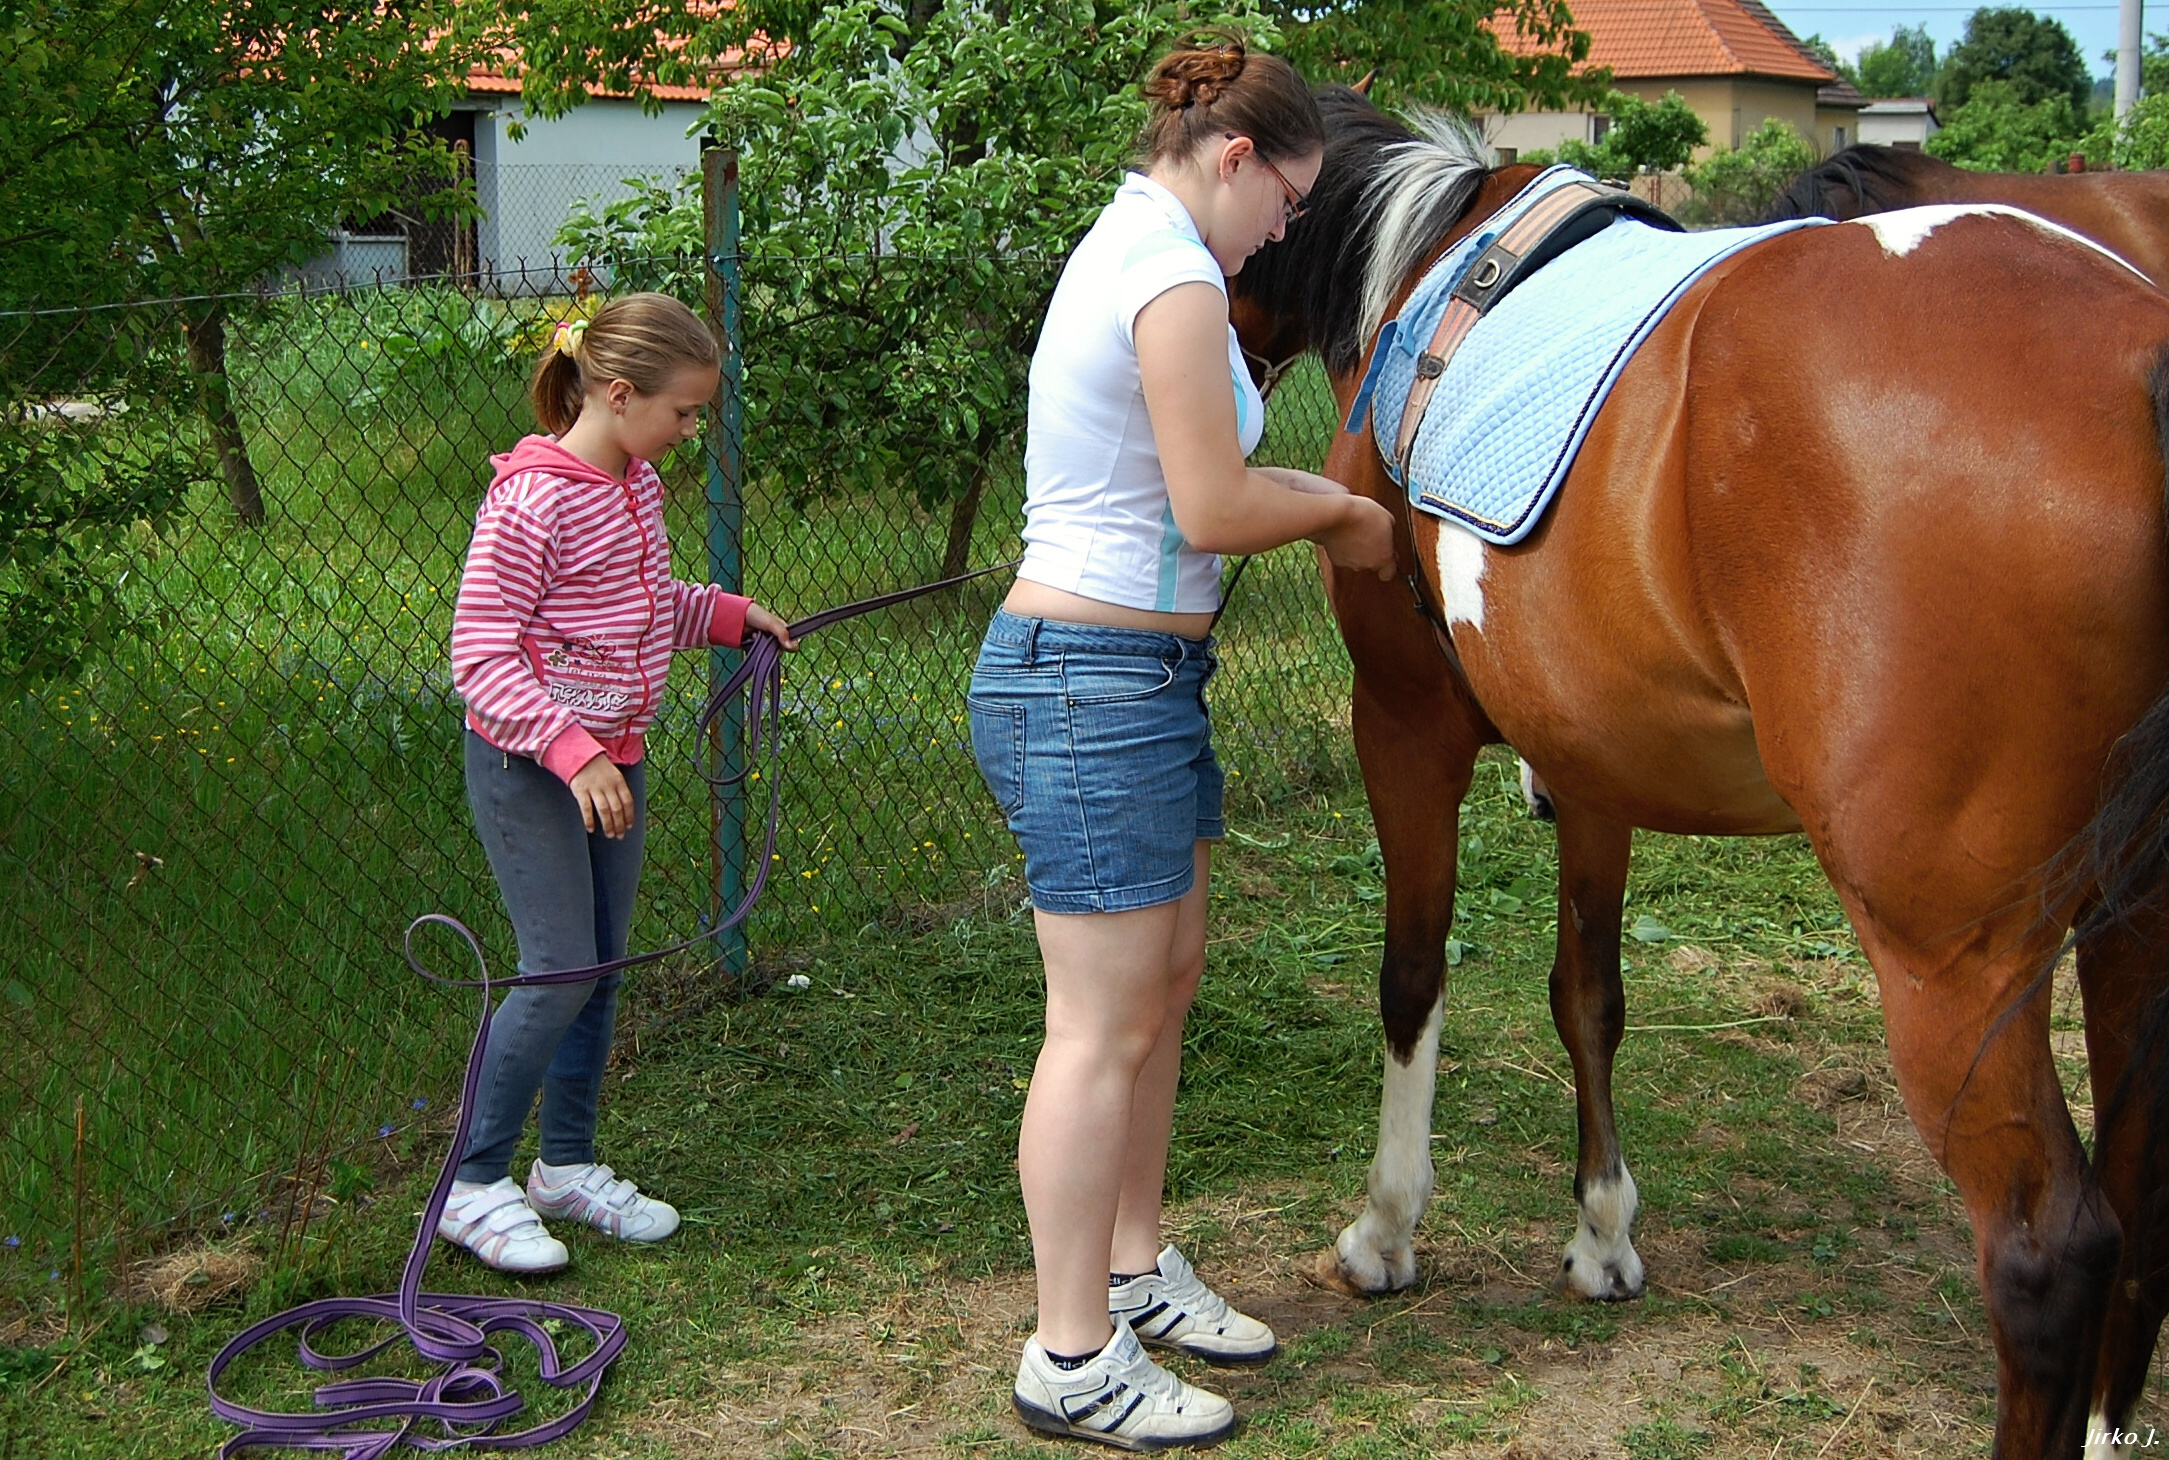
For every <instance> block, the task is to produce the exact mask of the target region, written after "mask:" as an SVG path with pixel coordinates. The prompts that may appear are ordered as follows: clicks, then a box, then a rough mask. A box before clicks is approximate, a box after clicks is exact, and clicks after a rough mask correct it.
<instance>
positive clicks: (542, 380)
mask: <svg viewBox="0 0 2169 1460" xmlns="http://www.w3.org/2000/svg"><path fill="white" fill-rule="evenodd" d="M722 359H723V353H722V351H721V350H719V349H718V348H717V347H716V341H715V336H714V335H712V334H710V333H709V332H708V326H706V325H704V324H702V323H701V322H700V316H699V315H697V314H695V313H693V311H692V310H690V309H687V308H686V307H685V306H684V305H683V304H680V303H679V302H678V301H677V300H675V299H673V298H671V297H670V296H669V295H668V294H627V295H623V296H621V297H620V298H617V299H613V300H611V301H610V302H609V303H608V304H605V305H604V306H603V307H602V308H601V309H600V310H599V311H597V312H596V315H595V317H594V318H593V319H590V320H573V321H569V322H567V323H564V324H560V325H559V326H558V327H557V330H556V333H555V334H554V336H553V337H552V338H551V341H550V344H549V346H548V347H547V348H546V349H545V350H544V351H543V353H542V359H541V361H540V362H539V363H537V364H536V366H535V375H534V379H533V380H532V381H530V382H529V384H528V387H527V392H528V396H529V398H530V399H531V400H532V401H533V402H534V406H535V419H536V420H537V421H538V422H540V423H541V425H542V429H543V430H545V431H547V432H549V433H550V434H551V435H552V436H562V435H564V434H565V433H566V432H567V431H569V430H571V429H572V424H573V422H575V421H577V420H579V419H580V407H581V406H582V405H583V404H584V403H585V402H586V400H587V388H588V385H589V383H590V382H591V381H592V382H607V381H612V380H625V381H630V382H631V383H632V387H633V389H635V390H637V391H639V392H640V393H641V394H643V395H653V394H655V393H656V392H658V391H661V390H663V389H664V388H666V387H667V386H668V385H669V384H670V378H671V377H672V376H673V375H675V374H677V373H678V372H679V371H681V370H687V369H705V370H713V369H715V368H716V367H717V366H718V365H719V364H721V362H722Z"/></svg>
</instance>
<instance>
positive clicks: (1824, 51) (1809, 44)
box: [1800, 31, 1860, 87]
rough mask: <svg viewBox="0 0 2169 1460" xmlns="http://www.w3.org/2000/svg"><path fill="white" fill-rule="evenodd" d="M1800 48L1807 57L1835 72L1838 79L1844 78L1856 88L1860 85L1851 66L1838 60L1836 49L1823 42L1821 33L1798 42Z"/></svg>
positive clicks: (1818, 32) (1858, 78)
mask: <svg viewBox="0 0 2169 1460" xmlns="http://www.w3.org/2000/svg"><path fill="white" fill-rule="evenodd" d="M1800 46H1801V48H1802V49H1803V50H1805V51H1806V52H1807V53H1808V54H1809V55H1811V56H1813V57H1814V58H1815V59H1816V60H1818V61H1820V62H1822V63H1823V64H1824V65H1825V66H1828V67H1829V68H1830V69H1831V70H1833V71H1835V72H1837V73H1838V75H1839V76H1840V77H1842V78H1844V79H1845V80H1846V81H1849V82H1851V83H1852V84H1853V85H1854V86H1855V87H1858V86H1859V85H1860V77H1859V76H1858V75H1856V74H1855V73H1854V71H1853V68H1852V67H1851V66H1849V65H1847V64H1846V63H1845V62H1844V61H1843V60H1841V59H1839V57H1838V48H1837V47H1836V46H1833V45H1832V44H1830V42H1828V41H1826V40H1824V39H1823V36H1822V32H1821V31H1817V32H1816V33H1815V34H1813V35H1811V36H1809V37H1808V38H1807V39H1806V40H1803V41H1802V42H1800Z"/></svg>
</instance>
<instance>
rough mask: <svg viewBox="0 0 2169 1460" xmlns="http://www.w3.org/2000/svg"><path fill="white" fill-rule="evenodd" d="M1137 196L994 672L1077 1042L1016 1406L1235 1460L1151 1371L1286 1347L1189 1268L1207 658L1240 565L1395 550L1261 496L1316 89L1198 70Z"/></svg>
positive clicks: (1323, 492)
mask: <svg viewBox="0 0 2169 1460" xmlns="http://www.w3.org/2000/svg"><path fill="white" fill-rule="evenodd" d="M1145 96H1146V99H1147V100H1148V101H1149V102H1150V103H1151V119H1150V122H1149V124H1148V127H1147V131H1146V135H1145V151H1146V154H1147V171H1145V172H1144V173H1142V174H1140V173H1132V174H1130V175H1129V177H1128V178H1127V180H1125V182H1124V183H1123V186H1122V189H1121V191H1120V192H1118V193H1117V194H1116V195H1115V199H1114V201H1113V202H1112V203H1110V204H1109V205H1108V207H1107V209H1106V211H1105V212H1103V213H1101V214H1100V217H1099V221H1098V222H1097V223H1095V224H1094V225H1093V227H1092V231H1091V232H1090V233H1088V234H1087V235H1086V236H1085V238H1084V241H1083V242H1081V243H1080V244H1078V246H1077V250H1076V252H1074V253H1073V254H1071V255H1070V259H1069V263H1068V265H1067V266H1066V267H1065V268H1064V270H1063V272H1062V278H1061V282H1060V283H1059V284H1057V285H1056V287H1055V292H1054V298H1053V300H1052V302H1051V303H1050V305H1049V306H1048V310H1047V321H1046V325H1045V327H1044V328H1043V329H1042V331H1041V333H1040V337H1039V346H1038V349H1037V350H1036V351H1035V352H1034V354H1033V356H1032V373H1031V393H1030V402H1029V407H1028V414H1027V435H1026V445H1025V464H1024V470H1025V504H1024V513H1025V529H1024V541H1025V552H1024V564H1023V566H1022V568H1020V569H1019V570H1018V574H1017V583H1016V585H1015V586H1014V587H1013V588H1012V589H1011V590H1010V593H1009V597H1008V599H1007V601H1006V602H1005V604H1004V605H1003V608H1002V611H1001V612H999V613H997V614H996V615H995V617H994V622H993V625H992V626H991V627H990V628H989V629H988V631H987V637H986V642H985V645H984V646H983V647H982V649H981V650H980V656H979V664H978V668H977V669H976V671H975V672H974V673H973V676H972V685H971V693H970V697H969V700H970V706H971V727H972V746H973V749H974V751H975V752H976V753H977V756H978V760H979V766H980V770H981V772H982V773H983V774H984V775H985V777H986V781H987V785H988V787H989V788H990V789H991V790H992V791H993V792H994V796H995V799H996V800H997V801H999V802H1000V803H1001V806H1002V809H1003V810H1004V812H1005V813H1007V815H1008V818H1009V826H1010V829H1011V830H1012V831H1013V832H1015V833H1016V836H1017V841H1018V843H1019V845H1020V846H1021V847H1022V848H1023V850H1024V870H1025V882H1026V885H1027V887H1028V888H1029V890H1030V892H1031V896H1032V905H1033V908H1034V916H1035V921H1036V926H1037V930H1038V934H1039V951H1040V958H1041V961H1042V962H1043V963H1044V964H1045V966H1046V975H1047V1038H1046V1043H1045V1044H1044V1045H1043V1046H1042V1047H1041V1049H1040V1053H1039V1061H1038V1064H1037V1065H1036V1066H1035V1067H1034V1069H1033V1072H1032V1088H1031V1094H1030V1096H1029V1097H1028V1098H1027V1099H1026V1101H1025V1106H1024V1128H1023V1132H1022V1136H1021V1139H1020V1143H1019V1150H1018V1157H1017V1166H1018V1174H1019V1176H1020V1177H1021V1178H1022V1181H1023V1185H1024V1206H1025V1212H1026V1215H1027V1216H1028V1217H1029V1219H1030V1223H1031V1229H1032V1253H1033V1259H1034V1262H1035V1265H1036V1266H1037V1268H1038V1276H1039V1331H1038V1332H1037V1333H1036V1334H1035V1335H1034V1336H1033V1337H1032V1338H1031V1339H1030V1340H1029V1341H1027V1342H1026V1344H1025V1346H1024V1356H1023V1359H1022V1361H1021V1362H1020V1363H1019V1365H1018V1368H1017V1381H1016V1389H1015V1405H1016V1409H1017V1412H1018V1414H1019V1415H1020V1416H1021V1417H1022V1418H1023V1420H1024V1422H1025V1423H1026V1424H1027V1425H1029V1426H1031V1427H1032V1428H1033V1429H1035V1430H1040V1431H1042V1432H1045V1433H1048V1434H1055V1435H1073V1436H1078V1437H1081V1438H1085V1439H1092V1440H1099V1441H1102V1442H1104V1443H1107V1444H1112V1445H1117V1446H1120V1447H1122V1448H1124V1449H1131V1450H1156V1449H1165V1448H1168V1447H1170V1446H1175V1445H1185V1444H1193V1445H1194V1444H1206V1443H1210V1442H1212V1441H1214V1440H1217V1439H1220V1438H1221V1437H1223V1436H1225V1435H1227V1434H1228V1433H1229V1432H1230V1430H1231V1429H1232V1428H1233V1426H1234V1411H1233V1409H1232V1407H1231V1406H1230V1405H1229V1404H1228V1402H1227V1400H1225V1399H1223V1398H1221V1397H1220V1396H1219V1395H1217V1394H1213V1393H1211V1392H1209V1391H1207V1390H1204V1389H1200V1388H1196V1387H1194V1386H1192V1385H1190V1384H1187V1383H1185V1382H1184V1381H1182V1380H1181V1379H1179V1378H1176V1377H1175V1376H1174V1375H1172V1374H1169V1373H1168V1372H1167V1371H1166V1370H1164V1369H1162V1368H1160V1367H1159V1366H1158V1365H1157V1364H1155V1363H1153V1362H1152V1360H1150V1359H1148V1358H1147V1357H1145V1355H1144V1353H1143V1352H1142V1351H1141V1350H1140V1349H1139V1346H1138V1345H1139V1343H1140V1341H1142V1342H1144V1343H1150V1344H1156V1345H1160V1346H1163V1347H1167V1348H1173V1349H1178V1350H1182V1351H1185V1352H1188V1353H1190V1354H1192V1355H1195V1356H1197V1357H1199V1358H1202V1359H1204V1360H1206V1361H1207V1362H1209V1363H1261V1362H1263V1361H1264V1360H1266V1359H1268V1358H1270V1357H1271V1356H1272V1354H1273V1352H1274V1348H1275V1340H1274V1337H1273V1333H1272V1330H1271V1329H1269V1328H1267V1327H1266V1326H1265V1325H1264V1324H1263V1323H1260V1322H1258V1321H1257V1320H1256V1319H1254V1318H1250V1317H1248V1316H1246V1315H1244V1314H1242V1313H1240V1312H1237V1311H1236V1310H1235V1309H1234V1308H1232V1307H1230V1306H1229V1305H1228V1303H1227V1302H1226V1300H1225V1299H1223V1298H1222V1297H1221V1296H1220V1295H1219V1294H1217V1293H1215V1292H1214V1291H1213V1290H1212V1289H1211V1288H1209V1287H1207V1286H1206V1285H1205V1283H1204V1282H1203V1281H1202V1280H1200V1279H1199V1277H1198V1276H1197V1274H1196V1273H1195V1272H1194V1271H1193V1270H1192V1269H1191V1267H1190V1264H1189V1263H1188V1262H1187V1261H1186V1260H1185V1259H1184V1257H1183V1255H1182V1254H1181V1253H1180V1252H1178V1251H1176V1250H1175V1249H1174V1248H1173V1247H1171V1246H1170V1247H1162V1245H1161V1242H1160V1195H1161V1183H1162V1177H1163V1175H1164V1173H1165V1170H1166V1166H1167V1146H1168V1137H1169V1131H1170V1127H1171V1125H1172V1123H1173V1119H1174V1109H1175V1086H1176V1077H1177V1075H1178V1073H1179V1069H1180V1064H1181V1059H1182V1025H1183V1018H1184V1015H1185V1014H1186V1013H1187V1012H1188V1010H1189V1007H1190V1000H1191V997H1192V995H1193V994H1195V993H1196V991H1197V985H1198V979H1199V976H1200V975H1201V974H1202V973H1203V971H1204V967H1205V909H1206V898H1207V891H1206V873H1207V870H1208V868H1209V866H1210V862H1211V847H1212V843H1213V841H1214V840H1215V839H1217V838H1218V837H1220V836H1221V835H1222V834H1223V833H1222V821H1221V804H1220V803H1221V774H1220V766H1219V764H1218V762H1217V761H1215V760H1214V758H1213V750H1212V727H1211V724H1210V722H1209V721H1208V719H1207V717H1206V712H1205V700H1204V690H1205V682H1206V680H1207V678H1209V677H1210V675H1211V674H1212V671H1213V654H1212V641H1211V640H1210V639H1209V638H1207V637H1206V635H1207V633H1208V631H1209V630H1210V628H1211V626H1212V621H1213V616H1214V611H1215V610H1216V609H1217V608H1218V607H1219V604H1220V561H1219V559H1218V558H1217V557H1216V556H1214V555H1215V554H1217V553H1231V552H1232V553H1253V552H1263V551H1265V550H1266V549H1268V548H1273V547H1278V546H1280V545H1281V544H1283V543H1289V542H1295V541H1298V540H1302V539H1309V540H1310V541H1312V542H1315V543H1318V544H1319V545H1320V546H1322V547H1323V548H1324V549H1325V551H1326V553H1327V554H1328V556H1330V557H1331V558H1332V560H1333V561H1334V562H1335V563H1336V564H1338V565H1340V566H1341V567H1343V568H1348V569H1355V570H1370V571H1377V572H1379V573H1380V574H1381V576H1385V575H1388V574H1390V572H1391V569H1392V563H1393V519H1392V517H1391V516H1390V515H1389V514H1388V513H1387V512H1386V510H1385V509H1384V508H1383V507H1380V506H1379V505H1377V504H1376V503H1374V502H1372V501H1370V500H1368V499H1367V498H1363V497H1353V496H1350V495H1348V494H1347V493H1346V492H1345V491H1343V490H1342V488H1341V487H1340V486H1339V485H1338V484H1336V483H1334V482H1331V481H1328V480H1326V479H1325V478H1323V477H1318V476H1313V475H1311V474H1309V473H1307V472H1296V471H1278V470H1269V469H1255V470H1254V469H1250V468H1247V467H1245V466H1244V464H1243V457H1244V456H1245V455H1246V454H1247V453H1248V452H1249V451H1251V450H1252V449H1254V448H1255V447H1256V446H1257V444H1258V439H1259V437H1260V435H1261V434H1262V433H1263V431H1264V426H1265V409H1264V403H1263V402H1262V401H1261V400H1260V399H1259V397H1258V393H1257V390H1256V388H1255V387H1254V386H1253V385H1252V384H1251V381H1250V377H1249V375H1248V373H1247V372H1246V371H1245V369H1244V367H1243V363H1242V359H1241V355H1240V352H1239V349H1238V347H1237V345H1236V342H1235V332H1234V331H1233V330H1232V329H1231V328H1229V325H1228V302H1227V290H1226V282H1225V276H1226V275H1230V274H1233V273H1235V272H1236V271H1238V270H1239V269H1241V268H1242V266H1243V262H1244V260H1245V259H1247V258H1248V257H1249V256H1250V255H1251V254H1252V253H1255V252H1256V251H1257V250H1258V249H1259V248H1261V247H1263V246H1264V245H1265V244H1266V243H1267V242H1268V241H1270V240H1272V239H1276V238H1279V237H1280V236H1281V233H1282V231H1283V230H1284V229H1285V228H1286V227H1287V226H1288V225H1289V224H1291V223H1293V222H1294V221H1295V220H1296V219H1297V218H1299V217H1301V216H1302V213H1303V209H1304V200H1305V195H1306V194H1307V193H1308V192H1309V190H1310V188H1311V186H1312V184H1313V183H1314V182H1315V181H1316V180H1317V177H1318V170H1319V168H1320V166H1321V165H1322V163H1323V160H1324V135H1325V129H1324V125H1323V123H1322V122H1321V120H1320V118H1319V115H1318V109H1317V106H1316V105H1315V104H1314V103H1313V102H1312V100H1311V96H1310V92H1309V90H1308V89H1307V88H1306V87H1305V86H1304V85H1303V82H1302V80H1301V78H1300V77H1298V76H1297V75H1296V74H1295V72H1294V71H1293V70H1291V69H1290V68H1289V67H1288V65H1287V63H1286V62H1283V61H1280V60H1277V59H1275V58H1274V57H1271V56H1258V55H1250V54H1248V53H1247V52H1246V51H1245V49H1244V47H1243V46H1242V45H1240V44H1228V45H1224V46H1220V47H1216V48H1212V49H1204V50H1183V51H1177V52H1175V53H1174V54H1172V55H1169V56H1168V57H1166V58H1165V59H1164V60H1162V61H1161V62H1160V64H1159V65H1158V67H1156V68H1155V70H1154V72H1153V74H1152V77H1151V79H1150V81H1148V82H1147V83H1146V86H1145Z"/></svg>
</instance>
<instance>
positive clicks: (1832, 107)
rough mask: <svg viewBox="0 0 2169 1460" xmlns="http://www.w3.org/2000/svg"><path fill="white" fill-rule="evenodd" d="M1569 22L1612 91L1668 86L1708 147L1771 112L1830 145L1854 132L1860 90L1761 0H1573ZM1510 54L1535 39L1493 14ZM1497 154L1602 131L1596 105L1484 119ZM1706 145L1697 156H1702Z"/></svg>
mask: <svg viewBox="0 0 2169 1460" xmlns="http://www.w3.org/2000/svg"><path fill="white" fill-rule="evenodd" d="M1571 4H1572V6H1573V11H1574V24H1575V26H1576V27H1577V28H1579V29H1581V30H1584V31H1586V32H1588V34H1589V41H1590V44H1589V59H1588V62H1587V64H1588V65H1589V66H1590V67H1591V68H1595V67H1600V66H1601V67H1606V68H1608V69H1609V70H1610V71H1611V73H1612V82H1613V85H1615V86H1616V87H1617V88H1618V89H1619V90H1621V91H1624V92H1626V93H1628V94H1629V95H1631V96H1636V97H1640V98H1641V99H1643V100H1645V101H1652V102H1653V101H1656V100H1658V99H1659V98H1661V97H1662V96H1663V95H1664V94H1665V93H1666V92H1667V91H1676V92H1678V93H1679V94H1680V96H1681V97H1682V98H1683V99H1685V101H1686V103H1687V105H1688V106H1689V107H1691V108H1693V109H1694V113H1695V115H1696V116H1698V117H1700V118H1701V119H1702V122H1703V125H1704V126H1706V127H1708V128H1709V135H1710V146H1711V148H1715V147H1737V146H1739V145H1740V143H1741V142H1742V141H1743V140H1744V139H1745V138H1746V137H1747V136H1748V135H1749V134H1750V133H1752V132H1753V131H1754V130H1755V129H1756V128H1757V127H1759V126H1761V125H1762V123H1763V122H1764V121H1765V120H1767V119H1769V118H1771V117H1778V118H1781V119H1783V120H1784V121H1787V122H1790V123H1791V124H1792V125H1793V126H1794V127H1795V128H1797V129H1798V130H1799V132H1800V134H1801V135H1802V136H1804V137H1806V138H1807V139H1808V140H1809V141H1810V142H1811V143H1813V144H1814V145H1815V147H1816V148H1817V150H1818V151H1821V152H1824V153H1828V152H1834V151H1836V150H1837V149H1838V148H1841V147H1844V146H1847V145H1848V144H1850V143H1852V142H1855V141H1858V140H1859V120H1858V114H1859V112H1860V109H1861V108H1862V107H1864V106H1866V105H1867V99H1866V98H1865V97H1863V96H1861V95H1860V93H1859V92H1857V91H1855V90H1854V89H1853V88H1852V87H1851V86H1850V85H1848V84H1847V83H1846V82H1845V80H1844V79H1843V78H1842V77H1840V76H1839V75H1838V74H1837V73H1836V72H1835V71H1833V70H1831V69H1830V67H1829V66H1827V65H1825V64H1824V63H1823V61H1822V60H1821V59H1820V58H1819V57H1817V56H1816V55H1815V53H1814V52H1812V51H1810V50H1808V49H1807V47H1806V46H1804V45H1802V44H1801V42H1800V39H1799V37H1797V36H1795V35H1794V34H1793V33H1792V32H1791V31H1790V30H1789V29H1787V28H1786V26H1785V23H1784V22H1783V21H1781V20H1779V19H1778V18H1777V17H1776V16H1775V15H1773V14H1771V13H1770V11H1769V9H1768V8H1767V7H1765V6H1764V5H1763V4H1761V3H1760V0H1571ZM1492 28H1493V31H1494V32H1495V33H1496V34H1497V35H1498V37H1499V43H1500V44H1501V45H1502V46H1504V47H1505V48H1506V49H1507V50H1509V51H1513V52H1515V53H1517V54H1523V55H1528V54H1534V53H1536V52H1538V51H1539V50H1541V49H1542V48H1541V47H1540V46H1539V45H1537V44H1536V43H1535V42H1533V41H1531V40H1527V39H1525V38H1524V37H1523V36H1522V35H1521V34H1520V33H1519V32H1518V30H1516V28H1515V27H1514V24H1513V21H1512V18H1511V16H1500V17H1498V18H1497V19H1495V20H1494V21H1493V22H1492ZM1484 120H1485V123H1486V126H1487V130H1488V132H1489V134H1490V136H1491V139H1492V145H1494V146H1495V147H1497V148H1499V149H1500V151H1501V153H1502V154H1504V153H1506V152H1509V151H1512V152H1516V153H1518V152H1522V151H1526V150H1528V149H1530V148H1534V147H1544V148H1554V147H1557V146H1558V145H1559V144H1560V143H1561V142H1563V141H1565V140H1567V139H1569V138H1578V139H1579V140H1581V141H1585V142H1590V143H1595V142H1599V141H1602V140H1603V137H1604V133H1605V131H1606V130H1607V129H1608V128H1609V126H1610V119H1609V118H1608V117H1605V116H1604V115H1602V114H1601V113H1598V112H1589V111H1583V112H1521V113H1516V114H1512V115H1505V116H1493V117H1487V118H1485V119H1484ZM1708 151H1709V149H1708V148H1705V149H1704V150H1703V152H1702V153H1700V154H1698V155H1703V156H1706V155H1707V154H1708Z"/></svg>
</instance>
